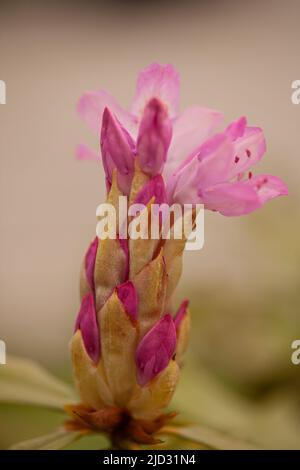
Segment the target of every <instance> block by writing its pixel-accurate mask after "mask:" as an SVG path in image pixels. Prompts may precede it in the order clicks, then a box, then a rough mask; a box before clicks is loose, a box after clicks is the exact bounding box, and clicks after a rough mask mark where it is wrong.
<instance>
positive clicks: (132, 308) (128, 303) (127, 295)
mask: <svg viewBox="0 0 300 470" xmlns="http://www.w3.org/2000/svg"><path fill="white" fill-rule="evenodd" d="M116 289H117V294H118V297H119V299H120V301H121V302H122V303H123V305H124V308H125V310H126V313H127V314H128V315H129V317H130V318H131V320H133V321H136V320H137V305H138V298H137V292H136V289H135V287H134V285H133V283H132V282H131V281H127V282H124V284H120V285H119V286H118V287H117V288H116Z"/></svg>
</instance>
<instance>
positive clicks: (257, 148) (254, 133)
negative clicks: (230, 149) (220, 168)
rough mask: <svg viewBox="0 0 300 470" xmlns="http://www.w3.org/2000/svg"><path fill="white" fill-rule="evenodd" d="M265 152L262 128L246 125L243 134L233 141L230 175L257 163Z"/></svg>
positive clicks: (232, 175) (234, 174)
mask: <svg viewBox="0 0 300 470" xmlns="http://www.w3.org/2000/svg"><path fill="white" fill-rule="evenodd" d="M265 152H266V141H265V137H264V134H263V131H262V129H260V128H259V127H246V129H245V132H244V135H243V136H242V137H239V138H237V139H236V141H235V142H234V156H233V160H232V168H231V172H230V177H234V176H236V175H238V174H239V173H243V172H245V171H247V170H248V169H249V168H251V167H252V166H253V165H255V164H256V163H258V162H259V161H260V160H261V158H262V157H263V155H264V154H265Z"/></svg>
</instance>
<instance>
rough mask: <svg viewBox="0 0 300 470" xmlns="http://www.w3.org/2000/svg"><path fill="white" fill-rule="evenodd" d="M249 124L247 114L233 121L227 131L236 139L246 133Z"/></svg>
mask: <svg viewBox="0 0 300 470" xmlns="http://www.w3.org/2000/svg"><path fill="white" fill-rule="evenodd" d="M246 126H247V118H246V117H245V116H242V117H240V118H239V119H237V120H236V121H233V122H231V123H230V124H229V125H228V126H227V128H226V130H225V132H226V134H227V135H228V136H229V137H230V138H231V139H232V140H236V139H238V138H239V137H242V136H243V135H244V132H245V130H246Z"/></svg>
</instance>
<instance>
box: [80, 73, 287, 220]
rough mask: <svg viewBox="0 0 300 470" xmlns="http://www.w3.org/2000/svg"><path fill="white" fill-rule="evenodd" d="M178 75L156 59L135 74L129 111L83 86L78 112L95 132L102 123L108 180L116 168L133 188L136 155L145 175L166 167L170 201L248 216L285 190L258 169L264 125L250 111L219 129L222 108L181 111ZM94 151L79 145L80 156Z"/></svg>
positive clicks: (125, 185)
mask: <svg viewBox="0 0 300 470" xmlns="http://www.w3.org/2000/svg"><path fill="white" fill-rule="evenodd" d="M178 104H179V76H178V74H177V72H176V71H175V70H174V68H173V67H172V66H171V65H166V66H161V65H159V64H152V65H150V66H149V67H147V68H146V69H145V70H143V71H142V72H141V74H140V75H139V77H138V81H137V87H136V93H135V97H134V100H133V103H132V106H131V110H130V112H127V111H125V110H123V109H122V108H121V106H119V105H118V104H117V102H116V101H115V100H114V99H113V98H112V97H111V96H110V95H109V94H107V93H106V92H104V91H97V92H86V93H85V94H84V95H83V96H82V97H81V99H80V101H79V103H78V111H79V113H80V115H81V117H82V118H83V119H84V120H85V121H86V122H87V124H88V125H89V126H90V127H91V128H92V129H94V130H95V131H96V132H97V134H98V133H99V129H101V128H102V134H101V147H102V160H103V165H104V169H105V173H106V178H107V183H108V185H110V184H111V178H112V171H113V169H114V168H116V169H117V172H118V181H119V185H120V188H121V189H122V191H124V193H125V194H128V193H129V188H130V184H131V180H132V177H133V173H134V167H135V165H134V161H135V159H137V160H138V161H139V163H140V166H141V169H142V170H143V171H144V172H145V173H146V174H148V175H151V176H154V175H155V174H158V173H161V174H162V176H163V178H164V181H165V185H166V192H167V194H168V201H169V203H172V202H179V203H182V204H184V203H202V204H204V206H205V207H206V208H207V209H210V210H214V211H218V212H220V213H222V214H223V215H227V216H235V215H243V214H248V213H250V212H252V211H254V210H256V209H258V208H259V207H261V206H262V205H263V204H264V203H265V202H267V201H268V200H270V199H273V198H274V197H276V196H280V195H285V194H287V187H286V185H285V184H284V183H283V182H282V180H281V179H280V178H278V177H276V176H272V175H267V174H263V175H256V176H255V175H253V174H252V167H253V166H254V165H255V164H256V163H258V162H259V161H260V160H261V159H262V157H263V155H264V154H265V152H266V144H265V138H264V135H263V131H262V130H261V129H260V128H259V127H250V126H247V120H246V118H245V117H241V118H240V119H238V120H236V121H234V122H233V123H231V124H230V125H229V126H227V128H226V129H225V130H224V131H220V130H219V129H220V126H221V124H222V121H223V114H222V113H220V112H219V111H215V110H211V109H207V108H203V107H200V106H192V107H190V108H187V109H186V110H185V111H184V112H183V113H181V114H179V112H178ZM92 155H94V156H97V154H96V153H95V152H94V153H93V152H92V151H91V150H89V149H87V147H86V146H84V145H83V144H81V145H80V146H79V148H78V157H80V158H89V157H91V156H92Z"/></svg>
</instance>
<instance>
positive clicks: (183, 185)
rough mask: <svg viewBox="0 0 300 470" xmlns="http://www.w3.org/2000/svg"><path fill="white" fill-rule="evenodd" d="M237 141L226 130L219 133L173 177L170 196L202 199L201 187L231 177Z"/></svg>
mask: <svg viewBox="0 0 300 470" xmlns="http://www.w3.org/2000/svg"><path fill="white" fill-rule="evenodd" d="M232 154H233V144H232V141H231V139H230V138H229V137H228V136H227V134H225V133H220V134H215V135H214V136H213V137H211V138H210V139H208V140H207V141H205V142H204V144H202V145H201V146H200V148H199V149H198V150H197V151H196V153H195V155H194V157H193V159H192V160H191V161H189V162H188V163H187V164H185V165H184V166H183V167H182V169H181V170H180V171H178V172H175V174H174V175H173V176H172V177H171V178H170V179H169V182H168V185H167V194H168V199H169V201H170V198H173V201H174V202H178V203H181V204H184V203H186V204H188V203H196V202H198V191H199V188H200V189H201V190H202V191H203V190H204V189H205V188H207V187H209V186H215V185H216V184H218V183H221V182H224V181H227V180H228V173H229V169H230V166H231V161H232Z"/></svg>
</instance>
